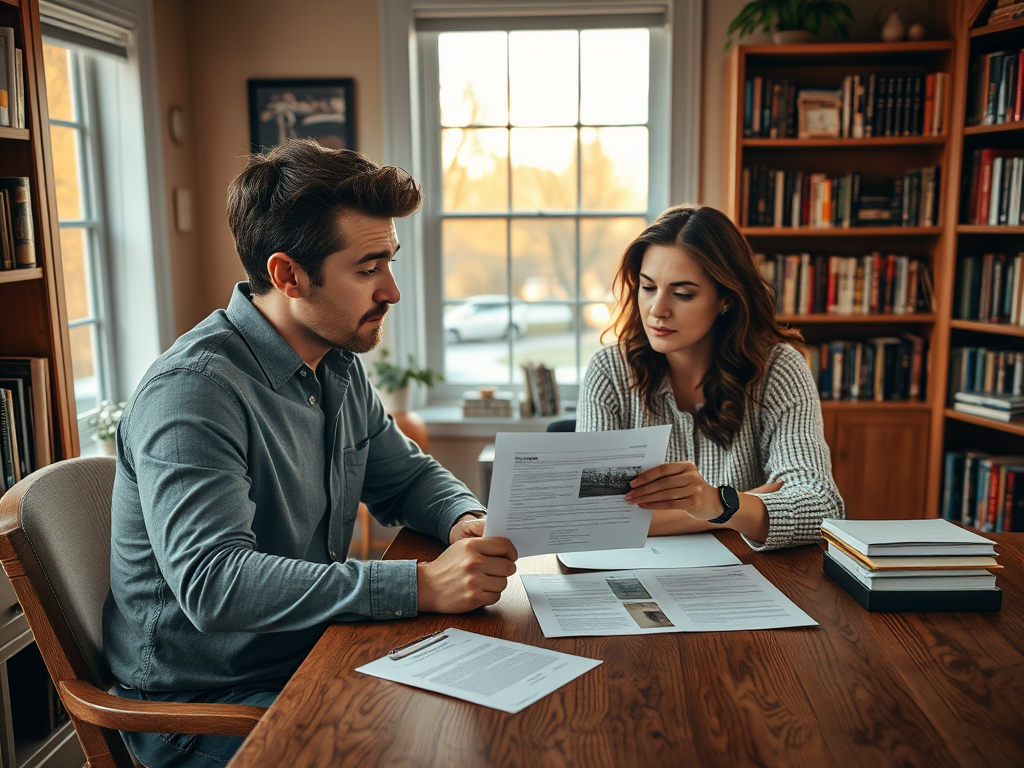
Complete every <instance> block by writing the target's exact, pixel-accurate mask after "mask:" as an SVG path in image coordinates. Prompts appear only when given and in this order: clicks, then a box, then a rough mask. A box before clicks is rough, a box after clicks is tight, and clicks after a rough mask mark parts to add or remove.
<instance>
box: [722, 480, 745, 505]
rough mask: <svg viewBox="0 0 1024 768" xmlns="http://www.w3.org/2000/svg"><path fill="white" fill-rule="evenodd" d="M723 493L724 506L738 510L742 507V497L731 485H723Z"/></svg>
mask: <svg viewBox="0 0 1024 768" xmlns="http://www.w3.org/2000/svg"><path fill="white" fill-rule="evenodd" d="M721 491H722V506H724V507H726V508H727V509H738V508H739V506H740V495H739V494H738V493H736V489H735V488H733V487H732V486H730V485H723V486H722V488H721Z"/></svg>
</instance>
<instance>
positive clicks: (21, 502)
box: [0, 457, 266, 768]
mask: <svg viewBox="0 0 1024 768" xmlns="http://www.w3.org/2000/svg"><path fill="white" fill-rule="evenodd" d="M114 467H115V461H114V459H113V458H109V457H97V458H86V459H70V460H68V461H61V462H58V463H56V464H51V465H50V466H48V467H44V468H43V469H40V470H38V471H36V472H33V473H32V474H31V475H29V476H28V477H26V478H25V479H24V480H22V481H21V482H19V483H17V484H16V485H15V486H14V487H13V488H11V489H10V490H9V491H8V492H7V493H6V494H5V495H4V496H3V498H0V563H2V564H3V567H4V570H5V571H7V575H8V576H9V577H10V579H11V583H12V584H13V585H14V591H15V593H16V594H17V596H18V601H19V602H20V603H21V607H22V609H23V610H24V611H25V617H26V618H27V619H28V624H29V626H30V627H31V628H32V634H33V635H34V636H35V640H36V645H37V646H38V647H39V651H40V654H41V655H42V657H43V661H45V662H46V668H47V670H49V672H50V677H52V678H53V682H54V685H55V686H56V687H57V691H58V693H59V694H60V698H61V700H62V701H63V702H64V707H65V709H67V711H68V713H69V714H70V715H71V719H72V721H73V722H74V725H75V731H76V732H77V734H78V738H79V741H81V743H82V747H83V749H84V750H85V756H86V759H87V760H88V765H90V766H93V767H94V768H131V766H132V765H133V761H132V757H131V755H130V753H129V751H128V748H127V747H126V746H125V744H124V741H123V740H122V739H121V736H120V734H119V733H118V731H119V730H122V731H137V732H144V733H212V734H221V735H224V736H245V735H247V734H248V733H249V731H251V730H252V729H253V727H254V726H255V725H256V723H257V722H259V719H260V717H261V716H262V715H263V713H264V712H265V711H266V710H265V709H264V708H263V707H250V706H244V705H240V704H184V703H177V702H167V703H164V702H149V701H132V700H128V699H123V698H120V697H118V696H113V695H111V694H110V693H107V691H108V690H109V689H110V688H111V687H113V685H114V683H115V680H114V677H113V675H112V674H111V672H110V667H109V665H108V664H107V662H106V659H105V658H104V656H103V633H102V619H103V603H104V601H105V600H106V598H107V593H108V592H109V591H110V500H111V494H112V490H113V486H114Z"/></svg>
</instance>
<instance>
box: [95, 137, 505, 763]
mask: <svg viewBox="0 0 1024 768" xmlns="http://www.w3.org/2000/svg"><path fill="white" fill-rule="evenodd" d="M420 203H421V198H420V190H419V187H418V185H417V184H416V182H415V181H413V180H412V178H411V177H409V175H408V174H406V173H405V172H404V171H402V170H400V169H398V168H392V167H378V166H376V165H374V164H373V163H371V162H370V161H369V160H367V159H366V158H364V157H362V156H361V155H358V154H357V153H355V152H351V151H346V150H328V149H324V148H322V147H320V146H318V145H317V144H316V143H314V142H312V141H307V140H291V141H288V142H285V143H284V144H282V145H280V146H279V147H277V148H276V149H274V150H273V151H271V152H270V153H269V154H268V155H267V156H266V157H261V156H253V157H252V158H251V159H250V161H249V163H248V165H247V167H246V168H245V170H244V171H242V173H241V174H240V175H239V176H238V177H237V178H236V179H235V180H234V181H233V182H232V184H231V187H230V190H229V194H228V223H229V224H230V226H231V230H232V233H233V235H234V239H235V247H236V249H237V251H238V254H239V256H240V258H241V260H242V264H243V265H244V267H245V270H246V272H247V273H248V276H249V281H248V283H239V284H238V285H237V286H236V287H235V290H234V293H233V294H232V296H231V302H230V304H229V306H228V308H227V310H226V311H224V310H218V311H217V312H214V313H213V314H212V315H210V317H208V318H207V319H206V320H204V321H203V322H202V323H200V324H199V325H198V326H196V327H195V328H194V329H192V330H191V331H189V332H188V333H186V334H185V335H184V336H182V337H181V338H180V339H178V341H177V342H176V343H175V344H174V346H173V347H171V349H170V350H168V351H167V352H166V353H165V354H164V355H162V356H161V357H160V358H159V359H158V360H157V361H156V362H155V363H154V364H153V366H152V367H151V368H150V370H149V371H148V372H147V374H146V376H145V378H144V379H143V380H142V383H141V384H140V385H139V387H138V389H137V390H136V392H135V394H134V395H133V396H132V398H131V400H130V401H129V402H128V405H127V407H126V408H125V411H124V415H123V417H122V419H121V422H120V425H119V427H118V433H117V444H118V457H117V478H116V481H115V484H114V498H113V507H112V533H111V563H110V566H111V568H110V595H109V597H108V599H107V603H106V606H105V610H104V644H105V652H106V655H107V658H108V659H109V661H110V664H111V668H112V670H113V672H114V675H115V676H116V677H117V679H118V680H119V681H120V682H121V686H120V688H119V690H120V693H121V695H123V696H127V697H132V698H136V699H156V700H165V701H166V700H173V701H195V702H200V701H202V702H231V703H240V704H254V705H259V706H269V705H270V704H271V703H272V702H273V700H274V698H275V697H276V695H277V693H278V692H279V691H280V689H281V688H282V686H283V685H284V683H285V682H286V681H287V679H288V678H289V676H290V675H291V674H292V673H293V672H294V671H295V669H296V668H297V667H298V665H299V663H300V662H301V661H302V660H303V658H304V657H305V656H306V655H307V653H308V652H309V651H310V649H311V648H312V647H313V645H314V644H315V643H316V641H317V639H318V638H319V637H320V635H321V634H322V632H323V630H324V628H325V627H326V625H327V624H328V622H331V621H346V620H366V619H392V618H408V617H410V616H415V615H416V613H417V611H438V612H453V613H457V612H463V611H470V610H473V609H474V608H478V607H480V606H483V605H490V604H492V603H494V602H496V601H497V600H498V598H499V596H500V593H501V591H502V590H503V589H504V588H505V585H506V580H507V578H508V577H509V576H511V575H512V573H514V571H515V565H514V561H515V559H516V556H517V555H516V551H515V548H514V547H513V546H512V544H511V542H509V541H508V540H507V539H498V538H483V537H482V533H483V521H482V520H480V519H478V517H479V516H480V515H481V514H482V507H481V505H480V502H479V501H477V500H476V499H475V498H474V497H473V495H472V494H470V493H469V491H468V490H467V489H466V487H465V486H464V485H462V484H461V483H460V482H458V481H457V480H456V479H455V478H454V477H452V476H451V475H450V474H449V473H448V472H447V471H446V470H444V469H443V468H442V467H441V466H440V465H438V464H437V463H436V462H435V461H434V460H433V459H431V458H430V457H429V456H426V455H424V454H423V453H421V452H420V451H419V449H418V448H417V447H416V446H415V444H413V443H412V442H411V441H410V440H408V439H406V438H405V437H404V436H403V435H402V434H401V433H400V432H399V431H398V429H397V428H396V427H395V424H394V422H393V421H392V419H391V418H390V417H389V416H388V415H387V414H386V413H385V412H384V410H383V408H382V407H381V404H380V400H379V399H378V398H377V396H376V394H375V393H374V391H373V389H372V388H371V386H370V384H369V382H368V380H367V377H366V372H365V370H364V369H363V366H362V363H361V362H360V360H359V358H358V357H356V355H355V353H359V352H366V351H368V350H371V349H373V348H374V347H375V346H377V344H379V343H380V339H381V332H382V325H383V322H384V318H385V316H386V315H387V313H388V308H389V307H390V306H391V305H392V304H394V303H396V302H397V301H398V300H399V291H398V287H397V285H396V284H395V280H394V277H393V275H392V273H391V263H392V261H393V260H394V257H395V253H396V252H397V251H398V248H399V244H398V239H397V236H396V232H395V227H394V221H393V219H394V218H395V217H405V216H409V215H412V214H413V213H415V212H416V211H417V210H418V209H419V207H420ZM360 499H362V500H364V501H366V502H367V504H368V505H369V507H370V510H371V512H372V513H373V514H374V516H375V517H376V518H377V519H378V520H380V521H381V522H384V523H387V524H399V523H400V524H404V525H408V526H410V527H412V528H415V529H417V530H419V531H422V532H425V533H428V534H431V535H433V536H437V537H439V538H441V539H442V540H444V541H448V542H449V544H450V546H449V548H448V549H447V550H446V551H445V552H444V553H443V554H442V555H441V556H440V557H439V558H438V559H437V560H436V561H434V562H433V563H424V564H420V565H417V564H416V562H414V561H389V562H382V561H377V562H346V561H345V557H346V553H347V552H348V548H349V544H350V542H351V539H352V531H353V527H354V522H355V518H356V511H357V508H358V504H359V501H360ZM125 738H126V739H127V740H128V743H129V745H130V746H131V748H132V749H133V751H134V752H135V753H136V755H137V756H138V758H139V759H140V761H141V762H143V763H144V764H145V765H147V766H154V767H155V766H212V765H218V764H221V763H224V762H226V761H227V760H228V759H229V758H230V757H231V755H232V754H233V753H234V751H235V750H236V749H237V748H238V746H239V744H240V743H241V739H238V738H228V737H220V736H193V735H173V734H126V736H125Z"/></svg>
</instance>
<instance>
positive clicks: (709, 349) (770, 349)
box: [577, 206, 843, 550]
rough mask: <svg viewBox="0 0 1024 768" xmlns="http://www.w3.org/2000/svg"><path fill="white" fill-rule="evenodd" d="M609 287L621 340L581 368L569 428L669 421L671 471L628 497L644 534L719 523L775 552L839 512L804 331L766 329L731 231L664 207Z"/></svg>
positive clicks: (664, 469) (764, 294)
mask: <svg viewBox="0 0 1024 768" xmlns="http://www.w3.org/2000/svg"><path fill="white" fill-rule="evenodd" d="M615 287H616V292H617V295H618V296H619V308H618V311H617V314H616V318H615V323H614V325H613V326H612V329H609V330H614V331H615V333H616V335H617V336H618V339H619V344H618V345H617V346H612V347H605V348H604V349H602V350H601V351H600V352H598V353H597V354H596V355H594V357H593V359H591V361H590V364H589V366H588V368H587V373H586V375H585V377H584V380H583V385H582V387H581V388H580V398H579V407H578V411H579V413H578V415H577V429H578V430H579V431H581V432H586V431H593V430H606V429H630V428H634V427H646V426H652V425H656V424H671V425H672V435H671V438H670V440H669V448H668V456H667V459H668V461H667V463H665V464H662V465H661V466H659V467H656V468H654V469H651V470H648V471H647V472H644V473H643V474H641V475H640V476H639V477H637V478H636V479H635V480H633V482H632V483H631V486H632V490H630V492H629V493H628V494H626V500H627V501H629V502H630V503H631V504H636V505H637V506H639V507H641V508H643V509H650V510H653V518H652V520H651V529H650V531H651V535H661V534H670V533H693V532H697V531H709V530H716V529H718V528H721V527H723V526H724V527H726V528H733V529H735V530H737V531H739V532H740V533H742V534H743V536H744V538H746V540H747V542H748V543H749V544H750V545H751V546H752V547H753V548H754V549H758V550H766V549H777V548H779V547H791V546H795V545H798V544H805V543H808V542H811V541H813V540H814V539H815V538H817V537H818V536H819V530H820V528H821V521H822V519H823V518H829V517H831V518H841V517H843V500H842V499H841V498H840V496H839V492H838V491H837V490H836V486H835V483H834V482H833V480H832V464H831V461H830V459H829V452H828V446H827V445H826V444H825V439H824V435H823V432H822V418H821V406H820V404H819V401H818V393H817V390H816V389H815V386H814V381H813V380H812V378H811V372H810V370H809V368H808V366H807V363H806V362H805V361H804V358H803V356H802V355H801V354H800V353H799V352H798V351H797V350H796V349H794V348H793V347H792V346H790V344H794V343H800V342H801V336H800V334H799V332H797V331H794V330H789V329H786V328H783V327H782V326H780V325H779V324H778V323H777V322H776V321H775V315H774V302H773V300H772V296H771V289H770V287H769V286H768V284H767V283H766V281H765V280H764V279H763V278H762V277H761V275H760V273H759V272H758V269H757V266H756V265H755V263H754V258H753V254H751V252H750V246H748V245H747V242H746V240H744V239H743V236H742V235H741V234H740V233H739V230H737V229H736V227H735V226H734V225H733V223H732V222H731V221H729V219H728V218H726V216H725V215H724V214H722V213H721V212H719V211H717V210H715V209H714V208H708V207H704V206H678V207H675V208H670V209H669V210H667V211H665V213H663V214H662V215H661V216H660V217H659V218H658V220H657V221H655V222H654V223H653V224H651V225H650V226H649V227H648V228H647V229H646V230H644V231H643V233H641V235H640V236H639V237H637V238H636V240H634V241H633V243H632V244H630V246H629V247H628V248H627V249H626V252H625V253H624V254H623V256H622V261H621V264H620V265H619V269H618V274H617V275H616V278H615ZM606 333H607V332H606ZM739 491H746V492H745V493H740V492H739Z"/></svg>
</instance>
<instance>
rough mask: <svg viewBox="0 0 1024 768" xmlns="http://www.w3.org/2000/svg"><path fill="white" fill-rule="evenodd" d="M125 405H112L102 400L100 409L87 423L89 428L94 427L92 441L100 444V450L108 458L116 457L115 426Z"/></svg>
mask: <svg viewBox="0 0 1024 768" xmlns="http://www.w3.org/2000/svg"><path fill="white" fill-rule="evenodd" d="M125 405H127V403H112V402H110V401H109V400H104V401H103V402H102V403H100V409H99V410H98V411H96V413H95V414H94V415H93V416H91V417H90V418H89V421H88V422H87V423H88V425H89V426H90V427H96V432H95V434H94V435H93V439H94V440H96V441H97V442H98V443H99V444H100V448H101V449H102V450H103V452H104V453H105V454H107V455H108V456H116V455H117V445H116V443H115V442H114V437H115V436H116V435H117V424H118V422H119V421H121V414H122V413H124V407H125Z"/></svg>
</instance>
